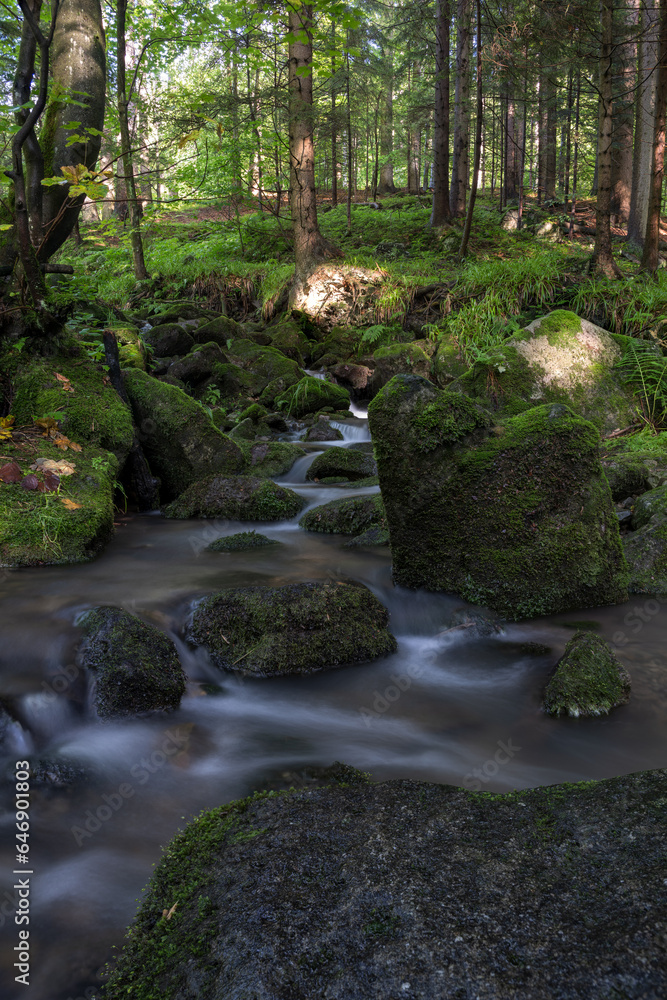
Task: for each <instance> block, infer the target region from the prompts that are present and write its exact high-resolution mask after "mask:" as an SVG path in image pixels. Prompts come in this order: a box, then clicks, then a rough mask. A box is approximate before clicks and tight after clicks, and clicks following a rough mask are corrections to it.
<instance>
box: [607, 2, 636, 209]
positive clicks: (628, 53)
mask: <svg viewBox="0 0 667 1000" xmlns="http://www.w3.org/2000/svg"><path fill="white" fill-rule="evenodd" d="M630 3H631V6H630V7H628V6H627V0H626V6H625V9H622V10H620V11H619V12H618V16H617V18H616V26H615V31H614V35H615V37H616V38H617V39H618V43H617V44H616V46H615V48H614V56H613V60H612V66H613V73H614V81H613V86H614V94H615V97H614V104H613V135H614V143H613V146H612V154H611V155H612V162H611V212H612V217H613V220H614V222H615V224H616V225H619V224H625V223H627V221H628V217H629V215H630V195H631V190H632V126H633V117H634V115H633V99H634V95H635V85H636V82H637V81H636V68H635V67H636V65H637V41H636V37H635V36H636V31H637V26H636V23H635V22H636V17H635V11H634V9H633V6H632V0H630Z"/></svg>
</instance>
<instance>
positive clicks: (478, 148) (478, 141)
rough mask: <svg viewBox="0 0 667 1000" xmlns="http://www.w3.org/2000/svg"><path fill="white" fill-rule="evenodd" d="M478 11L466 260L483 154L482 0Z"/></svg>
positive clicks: (463, 245)
mask: <svg viewBox="0 0 667 1000" xmlns="http://www.w3.org/2000/svg"><path fill="white" fill-rule="evenodd" d="M475 6H476V11H477V107H476V111H477V122H476V126H475V153H474V157H473V168H472V185H471V188H470V199H469V202H468V212H467V215H466V222H465V227H464V229H463V237H462V239H461V246H460V248H459V260H464V259H465V256H466V254H467V252H468V242H469V240H470V230H471V228H472V214H473V211H474V208H475V199H476V197H477V183H478V177H479V161H480V158H481V155H482V117H483V115H482V112H483V104H482V7H481V0H475Z"/></svg>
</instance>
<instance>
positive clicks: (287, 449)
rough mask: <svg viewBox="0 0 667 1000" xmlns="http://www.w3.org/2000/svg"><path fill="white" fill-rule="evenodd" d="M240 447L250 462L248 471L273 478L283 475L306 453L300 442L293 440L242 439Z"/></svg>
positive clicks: (255, 474) (254, 474)
mask: <svg viewBox="0 0 667 1000" xmlns="http://www.w3.org/2000/svg"><path fill="white" fill-rule="evenodd" d="M238 443H239V447H240V448H241V451H242V452H243V454H244V456H245V459H246V462H247V463H248V472H249V473H251V474H252V475H253V476H261V477H262V478H267V479H273V478H275V477H276V476H283V475H284V474H285V473H286V472H289V470H290V469H291V468H292V466H293V465H294V463H295V462H296V460H297V459H299V458H303V456H304V455H305V454H306V452H305V451H304V449H303V448H301V447H300V446H299V445H298V444H292V443H291V441H256V442H255V443H254V444H252V443H251V442H249V441H240V442H238Z"/></svg>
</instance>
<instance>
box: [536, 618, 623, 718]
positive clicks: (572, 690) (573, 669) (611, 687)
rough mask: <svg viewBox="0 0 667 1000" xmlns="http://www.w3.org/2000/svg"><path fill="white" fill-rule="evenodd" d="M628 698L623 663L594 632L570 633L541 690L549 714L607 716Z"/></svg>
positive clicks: (545, 708)
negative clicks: (547, 680)
mask: <svg viewBox="0 0 667 1000" xmlns="http://www.w3.org/2000/svg"><path fill="white" fill-rule="evenodd" d="M629 697H630V678H629V676H628V674H627V672H626V670H625V668H624V667H623V664H622V663H621V662H620V661H619V660H618V659H617V658H616V656H614V654H613V652H612V651H611V649H610V648H609V646H608V645H607V643H606V642H605V641H604V639H602V638H601V637H600V636H599V635H596V634H595V632H577V633H576V634H575V635H573V636H572V638H571V639H570V641H569V642H568V644H567V646H566V647H565V652H564V654H563V657H562V659H561V660H560V662H559V663H558V667H557V669H556V672H555V674H554V675H553V677H552V678H551V680H550V681H549V683H548V685H547V688H546V691H545V693H544V710H545V712H548V713H549V715H571V716H575V717H577V716H580V715H584V716H587V715H607V714H608V713H609V712H610V711H611V709H612V708H616V707H617V706H618V705H624V704H625V703H626V702H627V701H628V699H629Z"/></svg>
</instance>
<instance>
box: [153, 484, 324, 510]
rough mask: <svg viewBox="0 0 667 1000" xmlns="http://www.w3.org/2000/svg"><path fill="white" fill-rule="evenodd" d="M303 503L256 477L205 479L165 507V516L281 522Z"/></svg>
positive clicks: (298, 497)
mask: <svg viewBox="0 0 667 1000" xmlns="http://www.w3.org/2000/svg"><path fill="white" fill-rule="evenodd" d="M305 505H306V501H305V500H304V498H303V497H301V496H299V494H298V493H295V492H294V491H293V490H288V489H285V488H284V487H282V486H278V484H277V483H272V482H271V480H270V479H260V478H259V476H231V477H226V476H207V478H206V479H201V480H199V481H198V482H196V483H193V484H192V486H190V487H189V488H188V489H187V490H185V492H184V493H182V494H181V496H180V497H178V499H177V500H174V502H173V503H171V504H169V506H168V507H166V508H165V511H164V513H165V516H166V517H175V518H187V517H224V518H228V519H229V520H231V521H283V520H285V519H286V518H290V517H295V516H296V515H297V514H298V513H299V511H300V510H302V509H303V507H305Z"/></svg>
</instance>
